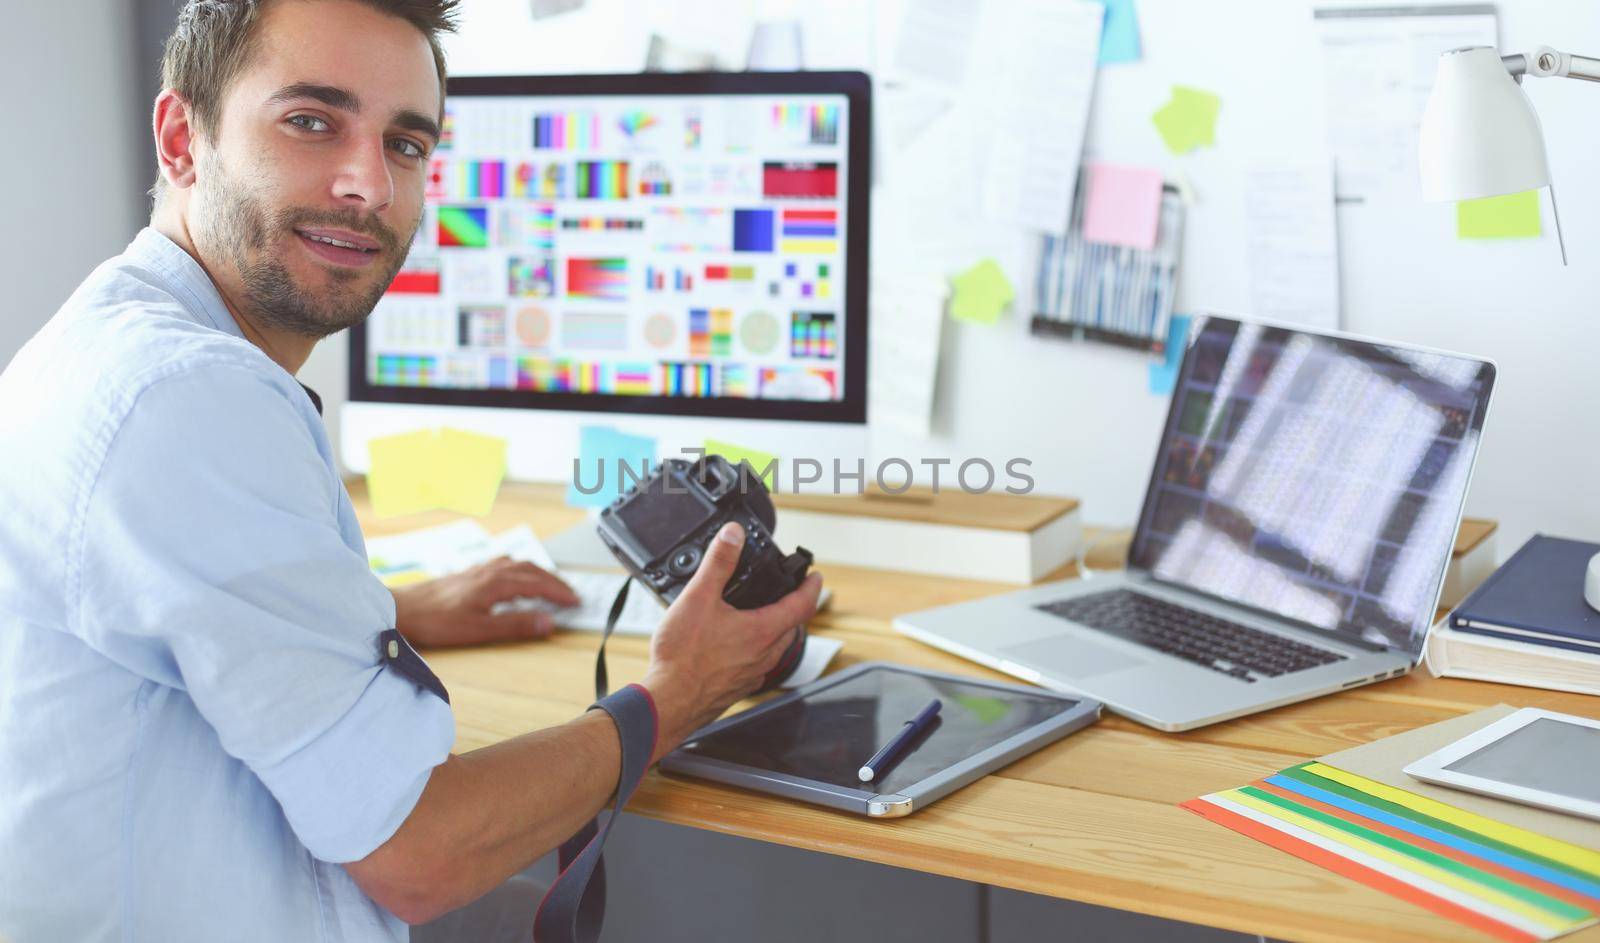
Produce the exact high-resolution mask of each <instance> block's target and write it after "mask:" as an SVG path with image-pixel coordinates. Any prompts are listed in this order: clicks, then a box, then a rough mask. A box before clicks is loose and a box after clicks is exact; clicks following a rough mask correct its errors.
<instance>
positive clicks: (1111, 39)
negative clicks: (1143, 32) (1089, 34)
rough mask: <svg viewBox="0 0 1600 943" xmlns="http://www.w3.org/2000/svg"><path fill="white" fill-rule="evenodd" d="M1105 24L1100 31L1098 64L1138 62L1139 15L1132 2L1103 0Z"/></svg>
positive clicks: (1129, 0)
mask: <svg viewBox="0 0 1600 943" xmlns="http://www.w3.org/2000/svg"><path fill="white" fill-rule="evenodd" d="M1105 4H1106V22H1105V25H1104V26H1103V27H1101V29H1100V64H1101V65H1105V64H1106V63H1108V62H1138V61H1139V56H1140V54H1141V52H1140V49H1139V14H1138V12H1137V11H1136V10H1134V8H1133V0H1105Z"/></svg>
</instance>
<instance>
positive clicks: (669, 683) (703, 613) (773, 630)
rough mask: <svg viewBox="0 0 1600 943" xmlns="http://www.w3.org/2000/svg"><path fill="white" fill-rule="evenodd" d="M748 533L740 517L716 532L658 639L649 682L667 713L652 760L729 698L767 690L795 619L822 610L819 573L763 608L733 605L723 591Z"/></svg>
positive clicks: (654, 642)
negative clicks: (764, 683)
mask: <svg viewBox="0 0 1600 943" xmlns="http://www.w3.org/2000/svg"><path fill="white" fill-rule="evenodd" d="M744 539H745V534H744V529H743V528H742V527H740V526H739V525H738V524H736V523H732V522H729V523H728V524H726V525H724V526H723V528H722V529H721V530H719V531H718V532H717V536H716V539H715V540H713V541H711V543H710V545H709V546H707V547H706V554H705V559H704V560H702V561H701V562H700V567H699V569H698V570H697V571H696V572H695V575H694V577H693V578H692V579H691V580H690V581H689V584H688V585H687V586H686V587H684V590H683V592H682V593H681V594H680V595H679V596H678V598H677V600H676V601H674V602H673V604H672V606H671V608H669V609H668V610H667V614H666V617H665V618H664V619H663V620H662V623H661V628H660V629H658V630H657V631H656V634H655V636H654V638H653V639H652V640H651V643H650V670H649V672H648V673H647V674H646V676H645V679H644V686H645V687H646V688H648V689H649V690H650V693H651V696H652V697H653V698H654V700H655V703H656V709H657V711H658V713H659V715H660V716H659V723H660V728H659V731H660V732H659V735H658V736H657V737H656V755H655V756H654V757H651V761H652V762H654V761H655V760H658V759H660V758H661V757H662V756H663V755H665V754H666V753H668V752H670V751H671V750H673V749H674V748H676V747H677V746H678V744H679V743H681V742H683V740H684V739H685V738H687V737H688V736H689V734H691V733H693V732H694V731H695V730H698V729H699V728H700V727H702V726H704V725H706V724H708V723H710V722H711V721H713V720H715V719H716V718H717V717H718V716H720V715H721V714H722V712H723V711H725V710H727V709H728V707H729V705H731V704H733V703H734V702H735V701H738V700H740V699H742V698H744V697H748V696H749V695H751V694H754V693H755V692H756V691H758V690H760V689H761V685H762V680H763V679H764V678H765V676H766V674H767V673H768V672H769V671H771V670H772V669H773V667H774V666H775V665H776V664H777V663H778V659H780V658H781V657H782V656H783V653H784V651H785V649H787V648H788V646H789V643H790V642H791V641H792V640H793V635H794V629H795V627H796V626H798V625H800V624H801V623H803V622H805V621H806V620H807V619H809V618H811V616H812V615H813V614H814V613H815V612H816V610H817V598H818V596H819V595H820V594H821V592H822V575H821V574H819V573H812V574H810V575H809V576H807V577H806V579H805V581H804V582H803V583H801V584H800V586H799V588H797V589H795V590H794V591H793V592H791V593H789V594H788V595H787V596H784V597H783V598H782V599H779V600H778V601H777V602H774V603H771V604H770V605H767V606H763V607H761V608H759V609H735V608H734V607H733V606H731V605H729V604H728V603H727V602H726V601H725V600H724V599H723V598H722V591H723V588H724V587H725V586H726V585H727V583H728V580H729V579H730V578H731V577H732V576H733V573H734V570H735V569H736V568H737V566H738V563H739V554H740V551H741V550H743V548H744Z"/></svg>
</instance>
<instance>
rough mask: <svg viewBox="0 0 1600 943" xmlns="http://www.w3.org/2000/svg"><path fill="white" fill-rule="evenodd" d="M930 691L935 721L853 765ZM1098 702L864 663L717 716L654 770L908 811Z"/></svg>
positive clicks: (858, 809) (870, 811) (867, 809)
mask: <svg viewBox="0 0 1600 943" xmlns="http://www.w3.org/2000/svg"><path fill="white" fill-rule="evenodd" d="M932 698H938V699H939V700H940V701H941V702H942V708H941V710H940V713H939V716H938V721H937V722H936V723H935V724H934V725H933V726H932V727H931V728H930V729H928V730H927V731H926V733H924V734H923V735H922V736H921V737H919V738H918V739H917V740H916V741H915V742H913V744H912V745H911V746H910V748H909V749H908V750H907V751H906V752H905V753H904V754H903V755H902V756H901V758H900V759H899V761H898V762H897V763H896V764H895V765H894V766H893V767H891V768H890V769H888V770H885V771H883V772H882V773H881V774H880V775H879V777H878V778H877V779H876V780H875V781H873V782H870V783H862V782H861V781H860V780H859V779H858V777H857V771H858V770H859V769H860V768H861V765H862V764H863V763H865V762H866V761H867V759H868V758H870V757H871V756H872V755H873V754H874V753H875V752H877V750H878V748H880V747H882V746H883V745H884V744H885V743H887V742H888V741H889V740H890V739H891V738H893V737H894V736H895V734H896V733H898V732H899V730H900V728H901V727H902V725H903V724H904V723H905V722H906V721H908V720H910V719H911V718H912V717H913V716H914V715H916V713H917V712H918V711H919V710H921V709H922V708H923V707H924V706H925V705H926V704H927V703H928V702H929V700H930V699H932ZM1099 716H1100V704H1099V703H1098V702H1096V701H1090V700H1086V699H1083V698H1076V697H1068V696H1066V695H1062V694H1056V693H1054V692H1051V691H1044V690H1041V689H1038V688H1029V687H1024V686H1022V685H1018V684H1008V683H1004V682H996V681H981V680H977V679H974V678H963V677H960V676H958V675H952V674H944V673H943V672H933V671H923V670H920V669H916V668H909V667H905V666H903V665H892V664H889V663H887V662H881V661H877V662H864V663H862V664H859V665H852V666H851V667H849V668H846V669H845V670H843V671H840V672H837V673H835V674H832V675H829V676H827V677H825V678H820V679H818V680H816V681H813V682H812V683H811V684H808V685H805V686H803V687H800V688H797V689H795V690H793V691H790V692H789V693H787V694H784V695H783V696H781V697H777V698H774V699H773V700H771V701H768V702H767V703H765V704H762V705H761V706H760V707H756V708H753V709H751V710H748V711H745V712H744V713H742V714H737V715H735V716H733V717H729V718H726V719H724V720H720V721H718V722H717V723H715V724H712V725H711V726H709V727H706V728H705V729H703V730H701V731H699V732H698V733H697V734H696V735H695V736H694V737H692V738H691V739H690V740H689V741H688V742H687V743H685V744H684V745H683V746H682V747H679V748H678V749H677V750H674V751H673V752H671V753H669V754H667V756H666V757H665V758H663V759H662V761H661V768H662V770H664V771H666V772H669V773H678V774H682V775H686V776H696V777H700V778H702V779H710V780H715V781H716V782H720V783H727V784H728V785H732V786H743V787H745V788H747V789H754V790H757V791H759V792H770V793H772V794H774V795H779V796H784V797H786V798H790V799H800V800H802V801H804V802H811V803H815V804H817V805H824V806H828V807H829V808H833V809H843V810H844V811H846V812H855V813H857V814H860V815H868V816H876V817H883V818H891V817H895V816H901V815H910V814H911V813H912V812H914V811H916V810H917V809H921V808H922V807H924V806H926V805H928V804H929V803H931V802H933V801H934V800H936V799H939V798H941V797H943V796H946V795H949V794H950V793H952V792H954V791H956V790H957V789H960V788H961V787H962V786H965V785H966V784H968V783H970V782H972V781H973V780H975V779H979V778H981V777H983V776H985V775H987V774H989V773H991V772H993V771H995V770H997V769H999V768H1001V767H1003V766H1005V765H1006V764H1008V763H1010V762H1011V761H1013V760H1016V759H1018V758H1020V757H1023V756H1026V755H1027V754H1029V753H1032V752H1033V751H1034V750H1037V749H1039V748H1040V747H1042V746H1045V745H1046V744H1049V743H1053V742H1055V741H1056V740H1059V739H1061V738H1062V737H1065V736H1066V735H1067V734H1070V733H1072V732H1073V731H1075V730H1078V729H1080V728H1082V727H1085V726H1088V725H1089V724H1091V723H1094V721H1095V720H1096V719H1097V718H1098V717H1099Z"/></svg>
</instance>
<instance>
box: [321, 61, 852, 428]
mask: <svg viewBox="0 0 1600 943" xmlns="http://www.w3.org/2000/svg"><path fill="white" fill-rule="evenodd" d="M869 89H870V86H869V84H868V82H867V79H866V77H865V76H864V75H861V74H860V73H793V74H693V75H659V74H642V75H618V76H541V77H526V78H510V77H485V78H457V79H452V80H451V84H450V93H449V96H448V100H447V104H446V106H445V115H444V125H443V137H442V140H441V141H440V142H439V146H438V148H437V149H436V150H435V152H434V153H433V154H432V155H431V157H430V160H429V164H428V168H427V180H426V192H425V204H426V205H425V209H424V213H423V219H422V223H421V225H420V226H419V228H418V231H417V234H416V237H415V239H414V241H413V244H412V247H411V251H410V254H409V256H408V258H407V260H406V262H405V264H404V266H403V267H402V269H401V271H400V272H399V274H398V276H397V277H396V278H395V280H394V282H393V284H392V285H391V286H390V288H389V290H388V292H387V293H386V294H385V295H384V297H383V299H382V300H381V301H380V302H379V304H378V306H377V308H376V309H375V310H374V312H373V314H372V316H371V317H370V318H369V319H368V321H367V323H366V324H365V326H364V327H363V328H360V329H358V330H357V331H356V332H354V337H353V343H352V344H351V364H350V381H351V399H353V400H373V401H380V402H403V403H404V402H410V403H433V404H444V405H481V406H507V407H543V408H556V409H579V410H584V409H589V410H602V411H624V412H642V413H663V414H679V415H701V416H729V417H751V418H784V419H803V420H819V421H839V422H858V423H859V422H863V421H864V420H865V393H866V390H865V386H866V310H865V309H866V258H867V254H866V239H867V216H868V208H867V199H868V197H867V194H868V184H869V178H870V168H869V166H868V160H869V155H870V148H869V144H870V131H869V130H868V129H869V127H870V125H869V123H868V122H869V114H868V112H869V110H870V98H869V95H870V91H869Z"/></svg>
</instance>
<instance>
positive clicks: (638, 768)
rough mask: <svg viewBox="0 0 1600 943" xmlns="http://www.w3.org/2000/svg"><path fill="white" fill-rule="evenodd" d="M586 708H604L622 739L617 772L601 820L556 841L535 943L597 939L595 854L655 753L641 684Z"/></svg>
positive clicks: (601, 878) (599, 909) (600, 885)
mask: <svg viewBox="0 0 1600 943" xmlns="http://www.w3.org/2000/svg"><path fill="white" fill-rule="evenodd" d="M589 709H590V710H595V709H599V710H603V711H605V712H606V713H607V714H610V715H611V719H612V720H613V721H614V722H615V723H616V725H617V736H618V739H619V740H621V742H622V775H621V776H619V777H618V780H617V796H616V801H615V802H614V803H613V804H612V806H611V814H610V815H608V816H606V820H605V824H604V825H600V824H599V823H600V818H599V817H598V816H596V817H595V818H594V819H592V820H590V821H589V822H588V823H587V824H586V825H584V826H583V828H581V829H579V830H578V833H577V834H576V835H574V836H572V837H571V838H569V839H567V840H566V841H565V842H563V843H562V844H561V850H560V861H561V874H560V876H558V877H557V878H556V880H555V883H554V884H552V885H550V890H549V891H548V892H547V893H546V894H545V895H544V900H543V901H541V902H540V903H539V911H538V913H536V914H535V915H534V918H533V939H534V941H535V943H595V941H597V940H598V939H599V938H600V926H601V924H602V923H603V922H604V920H605V912H606V872H605V862H604V860H603V859H602V858H601V855H600V852H601V849H602V848H603V847H604V846H605V843H606V836H607V835H609V834H611V826H612V825H614V824H616V821H617V816H619V815H621V814H622V807H623V806H625V805H627V804H628V799H629V798H630V797H631V796H632V795H633V791H634V790H635V789H636V788H638V786H639V780H641V779H643V778H644V774H645V771H646V770H648V769H649V768H650V758H651V757H653V756H654V755H655V750H656V734H657V730H658V728H659V724H658V722H657V716H656V705H655V701H653V700H652V699H651V697H650V692H649V691H647V690H645V688H644V687H643V686H642V685H638V684H630V685H628V686H627V687H625V688H623V689H622V690H620V691H618V692H616V693H615V694H611V695H607V696H605V697H601V698H600V699H599V700H598V701H595V702H594V704H593V705H591V706H590V708H589Z"/></svg>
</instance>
